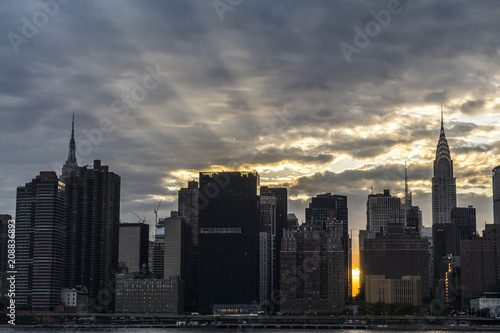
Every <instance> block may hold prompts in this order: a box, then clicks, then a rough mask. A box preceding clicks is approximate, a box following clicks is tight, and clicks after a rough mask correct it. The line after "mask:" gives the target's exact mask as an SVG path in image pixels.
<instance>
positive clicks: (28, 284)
mask: <svg viewBox="0 0 500 333" xmlns="http://www.w3.org/2000/svg"><path fill="white" fill-rule="evenodd" d="M64 200H65V197H64V183H62V182H61V181H59V179H58V178H57V174H56V173H55V172H52V171H42V172H40V175H38V176H37V177H36V178H35V179H33V180H32V181H31V183H26V185H25V186H20V187H18V188H17V198H16V270H17V271H18V273H17V276H16V289H17V290H16V306H18V307H20V308H23V309H29V310H34V311H52V310H53V309H54V307H55V306H57V305H58V304H59V303H60V299H61V289H62V288H63V287H64V282H65V281H64V273H65V271H66V268H67V267H66V266H65V263H64V256H65V232H66V228H65V220H64V208H65V206H64Z"/></svg>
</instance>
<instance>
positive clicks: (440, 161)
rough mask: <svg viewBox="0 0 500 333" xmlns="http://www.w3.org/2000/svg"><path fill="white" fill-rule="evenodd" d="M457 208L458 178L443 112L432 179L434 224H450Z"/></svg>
mask: <svg viewBox="0 0 500 333" xmlns="http://www.w3.org/2000/svg"><path fill="white" fill-rule="evenodd" d="M456 206H457V189H456V178H455V177H453V161H452V159H451V154H450V147H449V146H448V141H447V140H446V135H445V134H444V125H443V113H442V110H441V133H440V134H439V141H438V144H437V148H436V159H435V160H434V177H433V178H432V223H433V224H434V223H450V222H451V210H452V208H454V207H456Z"/></svg>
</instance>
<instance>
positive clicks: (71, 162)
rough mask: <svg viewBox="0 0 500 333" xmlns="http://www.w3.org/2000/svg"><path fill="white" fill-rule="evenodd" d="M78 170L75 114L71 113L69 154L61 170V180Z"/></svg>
mask: <svg viewBox="0 0 500 333" xmlns="http://www.w3.org/2000/svg"><path fill="white" fill-rule="evenodd" d="M77 169H78V163H77V162H76V144H75V114H74V113H73V122H72V123H71V139H70V140H69V152H68V158H67V159H66V163H64V165H63V168H62V176H61V179H62V180H63V181H64V180H65V179H66V178H68V177H69V176H70V175H71V172H72V171H75V170H77Z"/></svg>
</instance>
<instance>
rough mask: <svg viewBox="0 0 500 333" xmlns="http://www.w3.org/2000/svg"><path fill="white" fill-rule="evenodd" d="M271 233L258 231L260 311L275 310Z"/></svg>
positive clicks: (268, 311)
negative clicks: (273, 302) (273, 303)
mask: <svg viewBox="0 0 500 333" xmlns="http://www.w3.org/2000/svg"><path fill="white" fill-rule="evenodd" d="M272 247H273V242H272V235H271V233H270V232H260V233H259V305H260V309H261V310H262V311H265V312H266V313H270V312H272V311H273V310H275V308H274V305H271V302H272V301H273V298H274V295H273V284H272V281H273V275H272V274H273V260H272V258H273V257H272V252H273V251H272Z"/></svg>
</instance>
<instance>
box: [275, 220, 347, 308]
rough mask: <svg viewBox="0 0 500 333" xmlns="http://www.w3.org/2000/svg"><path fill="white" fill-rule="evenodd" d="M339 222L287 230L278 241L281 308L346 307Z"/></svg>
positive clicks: (342, 250)
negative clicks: (279, 248) (279, 247)
mask: <svg viewBox="0 0 500 333" xmlns="http://www.w3.org/2000/svg"><path fill="white" fill-rule="evenodd" d="M342 228H343V225H342V221H336V220H329V221H328V223H327V222H325V224H324V225H316V224H314V223H312V224H309V225H305V226H301V227H300V228H299V229H286V230H285V231H284V235H283V239H282V244H281V254H280V255H281V280H280V281H281V283H280V292H281V294H280V297H281V298H280V311H281V312H283V313H289V314H314V313H315V314H338V313H342V311H343V310H344V308H345V299H346V295H345V291H346V289H345V284H346V283H345V266H344V262H345V261H344V248H343V246H342Z"/></svg>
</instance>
